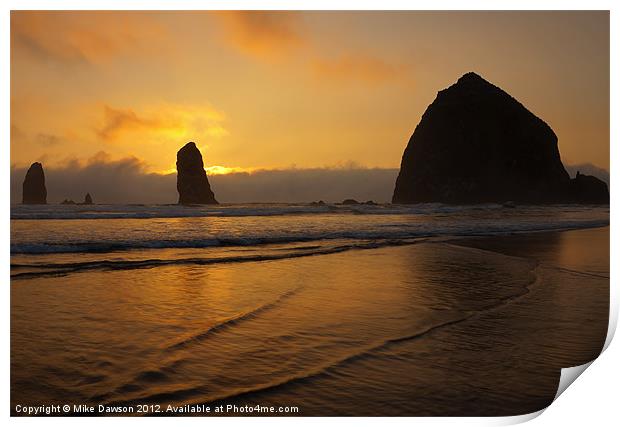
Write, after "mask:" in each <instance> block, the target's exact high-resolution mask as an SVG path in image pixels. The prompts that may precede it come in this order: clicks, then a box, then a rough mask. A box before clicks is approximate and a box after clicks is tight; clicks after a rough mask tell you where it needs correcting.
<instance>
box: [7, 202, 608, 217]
mask: <svg viewBox="0 0 620 427" xmlns="http://www.w3.org/2000/svg"><path fill="white" fill-rule="evenodd" d="M598 207H599V208H600V206H598ZM519 208H520V209H521V208H522V209H526V210H527V211H528V212H532V211H545V210H549V209H561V210H563V211H571V210H574V211H580V210H583V209H588V206H585V205H553V206H522V207H519ZM505 209H506V208H504V207H503V206H502V205H499V204H493V203H489V204H480V205H445V204H442V203H420V204H415V205H393V204H389V203H386V204H374V205H366V204H358V205H341V204H325V205H309V204H258V203H257V204H245V205H237V204H234V205H227V204H221V205H196V206H183V205H88V206H81V205H13V206H11V219H13V220H33V219H67V220H75V219H150V218H201V217H247V216H258V217H262V216H283V215H324V214H345V215H347V214H349V215H360V214H361V215H434V214H450V213H457V212H458V213H462V212H468V211H470V212H480V211H502V210H505Z"/></svg>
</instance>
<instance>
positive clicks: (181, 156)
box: [177, 142, 217, 205]
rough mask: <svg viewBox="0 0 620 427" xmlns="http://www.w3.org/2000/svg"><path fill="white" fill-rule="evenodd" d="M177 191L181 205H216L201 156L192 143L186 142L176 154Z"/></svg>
mask: <svg viewBox="0 0 620 427" xmlns="http://www.w3.org/2000/svg"><path fill="white" fill-rule="evenodd" d="M177 191H178V192H179V204H181V205H192V204H217V200H215V195H214V194H213V191H211V186H210V185H209V180H208V178H207V173H206V172H205V170H204V164H203V163H202V155H201V154H200V150H198V148H197V147H196V144H194V143H193V142H188V143H187V144H185V146H184V147H183V148H181V149H180V150H179V151H178V152H177Z"/></svg>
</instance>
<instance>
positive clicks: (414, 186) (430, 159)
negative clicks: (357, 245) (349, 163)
mask: <svg viewBox="0 0 620 427" xmlns="http://www.w3.org/2000/svg"><path fill="white" fill-rule="evenodd" d="M557 141H558V139H557V136H556V135H555V133H554V132H553V130H552V129H551V128H550V127H549V126H548V125H547V124H546V123H545V122H544V121H542V120H541V119H540V118H538V117H536V116H535V115H534V114H532V113H531V112H530V111H528V110H527V109H526V108H525V107H524V106H523V105H522V104H521V103H519V102H518V101H517V100H515V99H514V98H513V97H511V96H510V95H509V94H507V93H506V92H504V91H503V90H502V89H500V88H498V87H497V86H494V85H492V84H491V83H489V82H487V81H486V80H484V79H483V78H482V77H480V76H479V75H477V74H475V73H467V74H465V75H463V76H462V77H461V78H460V79H459V80H458V81H457V82H456V83H455V84H453V85H452V86H450V87H449V88H447V89H445V90H442V91H440V92H439V93H438V94H437V98H435V100H434V101H433V103H432V104H431V105H429V107H428V108H427V109H426V111H425V112H424V115H423V116H422V120H421V121H420V123H419V124H418V126H417V127H416V129H415V131H414V133H413V135H412V136H411V139H410V140H409V144H408V145H407V148H406V149H405V152H404V154H403V158H402V163H401V167H400V173H399V174H398V178H397V179H396V187H395V189H394V195H393V197H392V202H393V203H431V202H439V203H465V204H468V203H487V202H506V201H512V202H516V203H532V204H544V203H568V202H571V203H609V191H608V189H607V185H606V184H605V183H604V182H603V181H601V180H599V179H598V178H595V177H592V176H587V175H578V176H577V178H575V179H572V180H571V179H570V177H569V175H568V173H567V172H566V170H565V169H564V166H563V165H562V161H561V160H560V153H559V151H558V145H557Z"/></svg>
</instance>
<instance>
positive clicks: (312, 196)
mask: <svg viewBox="0 0 620 427" xmlns="http://www.w3.org/2000/svg"><path fill="white" fill-rule="evenodd" d="M44 166H45V165H44ZM566 169H567V171H568V173H569V174H570V175H571V176H574V175H575V174H576V173H577V170H579V171H580V172H581V173H585V174H589V175H595V176H597V177H598V178H600V179H602V180H604V181H605V182H607V183H609V172H608V171H606V170H604V169H601V168H597V167H596V166H593V165H590V164H581V165H575V166H567V167H566ZM25 175H26V168H16V167H11V203H20V202H21V194H22V188H21V187H22V182H23V180H24V176H25ZM397 175H398V169H378V168H375V169H370V168H369V169H366V168H334V169H331V168H316V169H283V170H259V171H255V172H253V173H251V174H249V173H232V174H228V175H214V176H210V177H209V181H210V183H211V187H212V188H213V191H214V192H215V196H216V197H217V199H218V200H219V201H220V202H223V203H242V202H311V201H313V200H325V201H326V202H339V201H342V200H343V199H346V198H354V199H357V200H360V201H366V200H374V201H377V202H388V201H390V199H391V198H392V192H393V191H394V182H395V181H396V176H397ZM45 177H46V187H47V192H48V197H47V200H48V203H60V202H61V201H62V200H64V199H73V200H75V201H76V202H77V201H82V200H83V199H84V195H85V194H86V193H87V192H88V193H90V194H92V195H93V198H94V201H95V203H155V204H160V203H176V202H177V198H178V194H177V191H176V174H169V175H160V174H154V173H147V172H145V170H144V165H143V164H142V163H141V162H140V160H138V159H135V158H128V159H123V160H118V161H91V162H89V163H88V164H87V165H80V164H79V163H78V162H72V163H69V164H67V165H65V166H63V167H61V168H45Z"/></svg>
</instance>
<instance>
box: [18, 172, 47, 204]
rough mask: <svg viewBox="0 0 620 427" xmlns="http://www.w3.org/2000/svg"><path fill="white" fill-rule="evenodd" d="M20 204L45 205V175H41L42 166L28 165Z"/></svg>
mask: <svg viewBox="0 0 620 427" xmlns="http://www.w3.org/2000/svg"><path fill="white" fill-rule="evenodd" d="M22 203H23V204H25V205H45V204H47V189H46V188H45V174H44V173H43V165H41V163H39V162H35V163H33V164H32V165H30V168H29V169H28V172H26V177H25V178H24V184H23V185H22Z"/></svg>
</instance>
